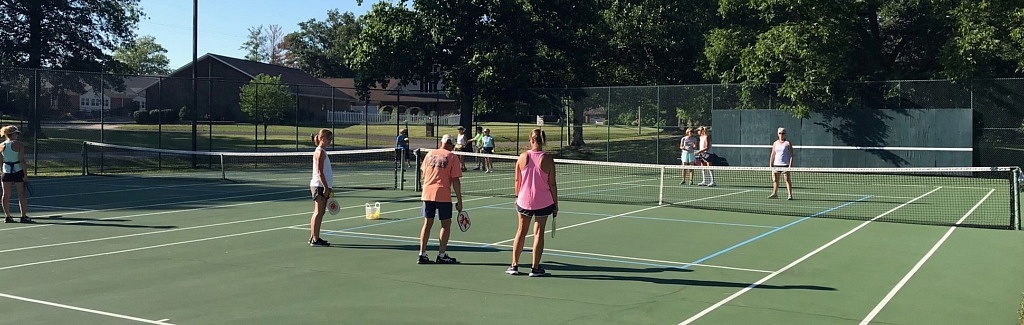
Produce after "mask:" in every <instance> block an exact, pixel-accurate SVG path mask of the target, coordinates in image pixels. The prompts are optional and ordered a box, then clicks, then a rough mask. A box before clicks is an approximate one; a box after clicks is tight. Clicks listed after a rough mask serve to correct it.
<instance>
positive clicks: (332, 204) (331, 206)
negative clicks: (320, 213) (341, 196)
mask: <svg viewBox="0 0 1024 325" xmlns="http://www.w3.org/2000/svg"><path fill="white" fill-rule="evenodd" d="M327 212H329V213H330V214H331V215H332V216H335V215H338V212H341V204H338V199H335V198H331V199H330V200H327Z"/></svg>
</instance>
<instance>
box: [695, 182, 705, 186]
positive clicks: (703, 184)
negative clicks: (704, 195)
mask: <svg viewBox="0 0 1024 325" xmlns="http://www.w3.org/2000/svg"><path fill="white" fill-rule="evenodd" d="M705 185H708V184H705V183H704V182H700V184H697V186H705Z"/></svg>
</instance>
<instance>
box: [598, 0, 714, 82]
mask: <svg viewBox="0 0 1024 325" xmlns="http://www.w3.org/2000/svg"><path fill="white" fill-rule="evenodd" d="M716 6H717V1H714V0H700V1H686V2H681V1H677V0H645V1H635V0H613V1H610V2H607V6H606V7H604V8H602V9H601V11H600V14H601V19H602V23H603V24H602V28H603V29H604V34H606V35H602V37H603V38H605V39H606V40H607V42H606V44H607V47H605V48H603V53H602V55H601V58H600V63H599V64H598V65H597V66H596V67H597V68H598V69H599V70H600V71H601V81H602V84H605V85H674V84H686V83H697V82H701V81H703V78H701V75H700V74H699V73H698V72H697V63H698V62H699V59H700V57H701V54H702V52H703V50H704V34H705V33H706V32H707V31H708V30H710V29H711V28H712V27H713V24H714V23H716V22H717V19H716V17H715V15H714V11H715V9H716Z"/></svg>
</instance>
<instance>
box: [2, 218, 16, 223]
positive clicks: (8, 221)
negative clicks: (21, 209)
mask: <svg viewBox="0 0 1024 325" xmlns="http://www.w3.org/2000/svg"><path fill="white" fill-rule="evenodd" d="M4 223H14V218H11V217H7V218H5V219H4Z"/></svg>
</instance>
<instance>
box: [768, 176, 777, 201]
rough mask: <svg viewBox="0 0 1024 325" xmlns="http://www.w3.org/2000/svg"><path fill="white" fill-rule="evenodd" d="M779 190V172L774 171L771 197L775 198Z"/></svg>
mask: <svg viewBox="0 0 1024 325" xmlns="http://www.w3.org/2000/svg"><path fill="white" fill-rule="evenodd" d="M778 192H779V173H776V172H772V194H769V195H768V197H769V198H773V197H775V196H776V195H778V194H777V193H778Z"/></svg>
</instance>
